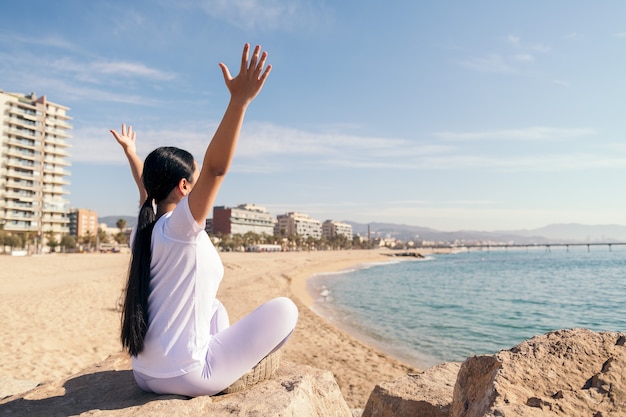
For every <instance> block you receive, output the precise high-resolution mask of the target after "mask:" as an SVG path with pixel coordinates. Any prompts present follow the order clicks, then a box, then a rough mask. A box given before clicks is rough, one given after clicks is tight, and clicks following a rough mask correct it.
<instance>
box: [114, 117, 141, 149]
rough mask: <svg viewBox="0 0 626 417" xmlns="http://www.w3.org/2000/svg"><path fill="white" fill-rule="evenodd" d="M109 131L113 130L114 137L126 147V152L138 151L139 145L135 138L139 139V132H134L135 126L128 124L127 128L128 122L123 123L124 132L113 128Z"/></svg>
mask: <svg viewBox="0 0 626 417" xmlns="http://www.w3.org/2000/svg"><path fill="white" fill-rule="evenodd" d="M109 132H111V133H112V134H113V137H115V140H116V141H117V143H119V144H120V145H121V146H122V148H124V151H125V152H128V151H132V152H136V151H137V145H136V143H135V140H136V139H137V134H136V132H133V127H132V126H128V129H127V128H126V124H125V123H122V133H121V134H120V133H117V131H115V130H113V129H111V130H110V131H109Z"/></svg>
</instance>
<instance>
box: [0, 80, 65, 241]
mask: <svg viewBox="0 0 626 417" xmlns="http://www.w3.org/2000/svg"><path fill="white" fill-rule="evenodd" d="M68 110H69V108H68V107H65V106H62V105H60V104H56V103H52V102H50V101H48V100H47V99H46V97H45V96H42V97H37V96H36V95H35V93H30V94H20V93H7V92H4V91H2V90H0V154H1V158H2V165H1V166H0V225H1V226H2V227H4V230H5V231H7V232H10V233H12V234H24V235H26V236H27V237H28V238H32V237H33V236H34V238H35V239H37V238H39V242H41V243H43V244H44V245H45V243H46V239H51V238H54V239H57V240H58V238H59V237H60V236H61V235H66V234H68V233H69V211H70V206H69V201H68V200H67V199H66V198H65V197H66V195H67V194H68V190H67V188H66V186H67V185H69V182H68V181H67V179H66V178H67V177H68V176H69V175H70V172H69V170H68V167H69V166H70V165H71V164H70V160H69V156H70V155H69V153H68V148H69V147H70V144H69V141H68V140H69V139H70V138H71V135H70V129H71V128H72V126H71V124H70V120H71V117H70V116H68V115H67V112H68ZM42 240H43V242H42ZM44 247H45V246H44Z"/></svg>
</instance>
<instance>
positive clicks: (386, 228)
mask: <svg viewBox="0 0 626 417" xmlns="http://www.w3.org/2000/svg"><path fill="white" fill-rule="evenodd" d="M119 219H124V220H126V224H127V226H129V227H134V226H135V224H136V221H137V219H136V217H132V216H106V217H101V218H100V219H99V221H100V223H105V224H106V225H107V226H108V227H117V226H116V223H117V221H118V220H119ZM344 223H348V224H350V225H351V226H352V231H353V232H354V233H358V234H359V235H361V236H367V234H368V227H369V233H370V235H371V236H372V237H382V238H394V239H398V240H403V241H422V240H428V241H435V242H454V241H464V242H469V241H480V242H488V241H491V242H507V243H510V242H514V243H518V244H533V243H538V244H541V243H616V242H626V226H622V225H617V224H605V225H584V224H578V223H560V224H551V225H548V226H545V227H541V228H538V229H530V230H528V229H522V230H501V231H492V232H488V231H476V230H458V231H452V232H447V231H440V230H435V229H431V228H428V227H421V226H411V225H406V224H396V223H356V222H352V221H349V220H344Z"/></svg>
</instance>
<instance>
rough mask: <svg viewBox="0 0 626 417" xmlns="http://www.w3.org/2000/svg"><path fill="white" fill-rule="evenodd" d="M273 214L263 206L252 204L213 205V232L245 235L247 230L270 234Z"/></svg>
mask: <svg viewBox="0 0 626 417" xmlns="http://www.w3.org/2000/svg"><path fill="white" fill-rule="evenodd" d="M275 222H276V221H275V220H274V216H272V215H271V214H269V213H268V212H267V210H266V209H265V208H264V207H259V206H255V205H254V204H240V205H238V206H237V207H232V208H231V207H225V206H216V207H213V220H212V231H213V234H218V233H221V234H224V235H235V234H240V235H245V234H246V233H248V232H252V233H256V234H266V235H270V236H271V235H272V234H273V233H274V223H275Z"/></svg>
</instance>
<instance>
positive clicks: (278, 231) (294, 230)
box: [274, 212, 322, 239]
mask: <svg viewBox="0 0 626 417" xmlns="http://www.w3.org/2000/svg"><path fill="white" fill-rule="evenodd" d="M276 220H277V221H276V228H275V230H274V234H275V235H276V236H283V237H289V236H302V237H305V238H306V237H309V236H311V237H313V238H315V239H320V238H321V237H322V223H321V222H320V221H319V220H315V219H312V218H311V217H309V216H307V215H306V214H302V213H297V212H289V213H285V214H281V215H278V216H277V219H276Z"/></svg>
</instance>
